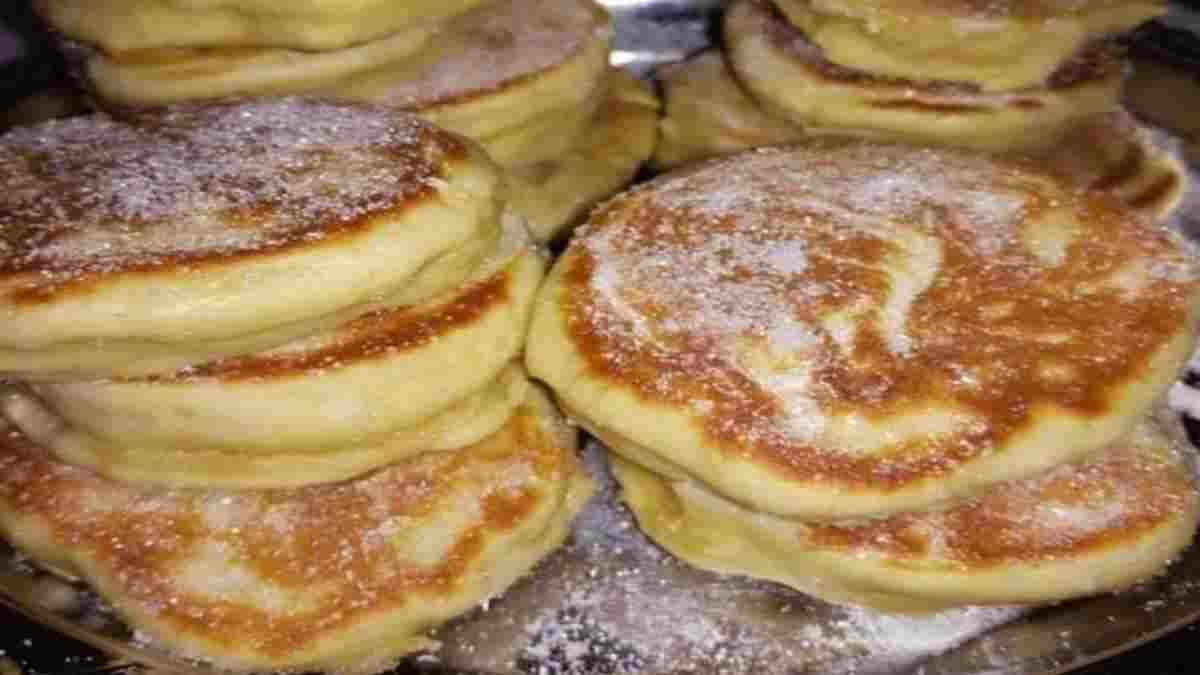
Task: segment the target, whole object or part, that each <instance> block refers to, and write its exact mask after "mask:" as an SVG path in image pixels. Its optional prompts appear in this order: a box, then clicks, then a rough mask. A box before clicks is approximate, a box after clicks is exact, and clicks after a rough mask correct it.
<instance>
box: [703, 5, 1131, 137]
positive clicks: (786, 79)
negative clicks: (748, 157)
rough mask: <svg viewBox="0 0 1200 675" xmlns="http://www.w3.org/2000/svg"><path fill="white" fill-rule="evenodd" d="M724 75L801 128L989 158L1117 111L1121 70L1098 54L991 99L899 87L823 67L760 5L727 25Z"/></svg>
mask: <svg viewBox="0 0 1200 675" xmlns="http://www.w3.org/2000/svg"><path fill="white" fill-rule="evenodd" d="M725 38H726V41H727V45H728V48H729V54H728V55H729V60H730V65H731V67H732V68H733V70H734V73H735V74H736V75H737V77H738V79H739V80H740V81H741V82H742V84H744V85H745V87H746V89H747V90H748V91H749V92H750V93H751V94H752V95H753V96H754V97H755V98H757V99H758V100H759V101H760V102H761V103H762V105H763V106H764V107H766V108H767V109H768V110H770V111H771V112H772V113H774V114H776V115H778V116H780V117H783V118H784V119H787V120H790V121H792V122H794V123H796V124H800V125H802V126H804V127H806V128H810V127H825V128H828V129H831V130H835V131H839V132H842V133H854V134H862V135H871V136H877V137H881V138H897V139H901V140H911V141H915V142H919V143H928V144H936V145H947V146H952V147H965V148H972V149H980V150H987V151H992V152H1007V151H1035V150H1040V149H1044V148H1049V147H1053V145H1054V144H1056V143H1057V142H1058V141H1059V140H1060V139H1061V138H1062V137H1063V136H1064V135H1065V134H1066V133H1067V132H1068V131H1070V129H1071V128H1072V127H1073V126H1075V125H1076V124H1078V122H1079V121H1080V120H1081V119H1084V118H1086V117H1087V116H1089V115H1092V114H1095V113H1097V112H1104V111H1107V110H1112V109H1115V108H1116V106H1117V101H1118V96H1119V93H1120V87H1121V79H1122V64H1121V59H1120V58H1119V54H1118V53H1117V52H1116V51H1115V50H1114V49H1113V48H1112V47H1111V46H1109V45H1104V44H1098V45H1094V46H1093V47H1092V48H1091V49H1088V50H1085V51H1083V52H1081V53H1079V54H1078V55H1076V56H1075V57H1074V58H1072V59H1071V60H1069V61H1067V62H1065V63H1063V64H1061V65H1060V67H1059V68H1058V69H1057V70H1056V71H1055V72H1054V73H1053V74H1052V75H1051V76H1050V78H1049V79H1048V80H1047V81H1046V83H1045V86H1042V87H1037V88H1028V89H1019V90H1010V91H998V92H989V91H984V90H982V89H980V88H979V87H978V86H977V85H974V84H971V83H968V82H955V81H936V80H930V79H926V80H901V79H894V78H889V77H885V76H881V75H876V74H872V73H869V72H866V71H859V70H853V69H850V68H846V67H843V66H839V65H836V64H834V63H833V62H831V61H829V60H828V59H827V58H826V56H825V54H824V53H823V52H822V51H821V49H820V48H819V47H817V46H816V45H814V44H813V43H812V42H810V41H809V39H808V37H807V36H806V35H805V34H804V33H802V32H801V31H799V30H798V29H796V28H795V27H793V26H792V25H791V24H789V23H788V22H787V21H786V20H785V19H784V18H783V16H781V15H780V14H779V13H778V12H776V11H775V10H774V9H773V8H772V6H771V5H770V3H768V2H767V1H766V0H740V1H739V2H737V3H736V4H734V5H733V6H732V7H731V8H730V10H729V12H728V13H727V14H726V19H725Z"/></svg>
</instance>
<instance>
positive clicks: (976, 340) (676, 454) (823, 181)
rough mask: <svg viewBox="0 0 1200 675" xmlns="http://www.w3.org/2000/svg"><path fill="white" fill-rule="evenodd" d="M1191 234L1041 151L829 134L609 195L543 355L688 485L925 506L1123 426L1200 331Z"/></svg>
mask: <svg viewBox="0 0 1200 675" xmlns="http://www.w3.org/2000/svg"><path fill="white" fill-rule="evenodd" d="M1185 246H1186V245H1185V243H1184V242H1183V240H1182V239H1181V238H1180V237H1179V236H1178V235H1177V234H1175V233H1173V232H1171V231H1170V230H1169V228H1167V227H1165V226H1163V225H1159V224H1156V223H1153V222H1151V221H1150V219H1147V218H1143V217H1140V216H1139V215H1138V214H1136V213H1134V212H1132V211H1129V210H1128V209H1126V208H1124V207H1123V206H1122V205H1121V204H1120V203H1119V202H1117V201H1116V200H1114V199H1113V198H1111V197H1110V196H1108V195H1105V194H1103V193H1099V192H1086V191H1081V190H1079V189H1077V188H1076V187H1075V186H1073V185H1071V184H1070V183H1068V182H1067V181H1065V180H1062V179H1059V178H1056V177H1054V176H1052V175H1050V174H1048V173H1046V172H1045V171H1044V170H1043V169H1041V168H1039V167H1038V166H1037V165H1036V164H1035V163H1032V162H1029V163H1023V162H1020V161H1017V160H1015V159H1012V160H1007V159H998V158H992V157H988V156H986V155H980V154H974V153H966V152H961V151H950V150H937V149H928V148H919V147H915V146H906V145H903V144H885V143H878V142H871V141H863V140H854V139H842V138H833V137H823V138H812V139H808V140H806V141H804V142H802V143H800V144H797V145H795V146H791V147H788V148H785V149H759V150H757V151H754V152H750V153H745V154H742V155H736V156H733V157H730V158H725V159H720V160H714V161H711V162H708V163H705V164H704V165H702V166H700V167H698V168H696V169H694V170H685V171H682V172H677V173H674V174H668V175H667V176H664V177H663V178H661V179H659V180H656V181H652V182H650V183H648V184H644V185H642V186H638V187H635V188H634V189H632V190H630V191H629V192H627V193H625V195H623V196H621V197H618V198H616V199H613V200H610V201H609V202H607V203H606V204H605V205H604V206H603V207H601V208H599V209H597V210H596V211H594V212H593V213H592V215H591V217H590V219H589V221H588V224H587V225H585V226H584V227H583V228H582V230H581V234H580V235H579V236H577V237H576V239H575V240H574V242H573V243H572V245H571V246H569V247H568V249H567V251H566V252H565V253H564V255H563V256H562V257H561V258H560V259H559V261H558V262H557V263H556V265H555V267H554V268H553V269H552V270H551V272H550V275H549V278H548V280H547V282H546V284H544V285H543V287H542V290H541V291H540V293H539V299H538V301H537V305H536V307H535V309H534V318H533V324H532V327H531V331H530V338H529V341H528V343H527V345H526V361H527V364H528V366H529V369H530V371H531V373H532V374H533V375H534V376H535V377H538V378H541V379H542V380H544V381H546V382H547V383H548V384H550V385H551V387H552V388H553V389H554V390H555V393H556V395H557V396H558V397H559V399H560V400H561V401H562V402H563V403H564V404H565V405H566V406H568V407H569V409H570V410H571V411H572V413H573V414H574V415H575V416H576V417H577V418H578V419H579V420H580V422H581V423H583V424H584V425H585V426H587V427H588V428H590V429H592V430H593V431H595V432H597V433H598V434H599V435H601V436H602V437H605V438H612V437H617V438H619V439H621V440H624V441H626V442H628V443H629V444H630V445H631V446H632V447H636V448H639V449H640V450H641V452H642V454H646V455H651V456H653V457H654V458H655V459H656V460H657V461H658V466H656V467H655V469H656V470H658V471H659V472H662V473H666V474H667V475H668V476H669V477H671V478H673V479H680V478H684V477H692V478H695V479H696V480H699V481H702V482H704V483H706V484H708V485H710V486H711V487H712V489H713V490H714V491H716V492H718V493H720V494H722V495H725V496H727V497H730V498H732V499H734V500H736V501H739V502H741V503H743V504H746V505H749V506H751V507H752V508H754V509H757V510H761V511H766V512H770V513H776V514H780V515H785V516H797V517H800V516H802V517H816V518H830V517H849V516H858V515H867V514H882V513H890V512H896V511H901V510H910V509H914V508H920V507H923V506H927V505H929V504H932V503H934V502H937V501H939V500H941V499H944V498H947V497H950V496H955V495H965V494H970V493H974V492H977V491H979V490H981V489H984V488H985V487H986V486H987V485H989V484H994V483H996V482H1001V481H1005V480H1010V479H1015V478H1018V477H1022V476H1028V475H1032V474H1034V473H1037V472H1040V471H1043V470H1045V469H1047V468H1049V467H1052V466H1056V465H1058V464H1060V463H1063V462H1065V461H1071V460H1074V459H1077V458H1079V457H1081V456H1083V455H1085V454H1086V453H1088V452H1091V451H1094V450H1096V449H1098V448H1100V447H1103V446H1104V445H1106V444H1108V443H1111V442H1113V441H1114V440H1116V439H1117V438H1119V437H1120V436H1121V435H1123V434H1125V433H1126V432H1128V431H1129V429H1130V428H1131V427H1132V425H1133V424H1134V423H1135V422H1136V421H1137V419H1138V418H1139V417H1140V416H1141V415H1142V414H1144V413H1145V412H1146V411H1147V410H1148V408H1149V407H1150V405H1151V403H1152V401H1153V400H1154V398H1155V397H1156V396H1158V395H1159V394H1160V393H1161V392H1162V391H1164V390H1165V389H1166V388H1167V386H1168V385H1169V384H1170V383H1171V382H1172V381H1173V380H1174V378H1175V376H1176V374H1177V373H1178V371H1179V369H1180V368H1181V367H1182V366H1183V364H1184V362H1185V361H1186V359H1187V357H1188V355H1189V353H1190V350H1191V345H1192V344H1193V340H1194V328H1193V327H1194V325H1195V319H1196V317H1197V310H1198V307H1200V280H1198V278H1197V272H1196V269H1195V268H1194V262H1193V259H1192V257H1191V255H1190V252H1189V251H1188V250H1186V249H1185ZM616 449H617V450H618V451H621V447H620V446H619V445H618V446H617V447H616ZM634 459H638V457H634Z"/></svg>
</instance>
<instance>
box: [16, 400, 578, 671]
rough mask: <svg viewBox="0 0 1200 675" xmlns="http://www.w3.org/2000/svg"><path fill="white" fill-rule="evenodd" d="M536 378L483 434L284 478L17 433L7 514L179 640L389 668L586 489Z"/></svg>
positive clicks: (521, 557) (241, 655) (481, 596)
mask: <svg viewBox="0 0 1200 675" xmlns="http://www.w3.org/2000/svg"><path fill="white" fill-rule="evenodd" d="M530 391H531V392H534V393H531V396H530V398H529V399H528V400H527V401H526V403H525V404H524V405H523V406H522V407H521V410H520V411H519V412H518V414H517V415H516V416H515V417H514V418H513V419H512V421H511V422H509V423H508V425H506V426H505V427H504V428H503V429H502V430H501V431H500V432H498V433H497V434H495V435H494V436H491V437H489V438H487V439H485V440H484V441H482V442H480V443H478V444H476V445H474V446H472V447H469V448H464V449H463V450H461V451H459V452H456V453H426V454H423V455H421V456H419V457H417V458H414V459H412V460H410V461H407V462H404V463H402V464H398V465H393V466H391V467H388V468H386V469H383V470H380V471H377V472H375V473H372V474H370V475H368V476H365V477H363V478H361V479H358V480H355V481H350V482H345V483H337V484H332V485H322V486H311V487H305V488H293V489H286V490H260V491H233V492H226V491H217V490H184V489H171V490H166V489H153V488H138V487H134V486H130V485H127V484H123V483H117V482H113V481H110V480H107V479H104V478H100V477H97V476H95V475H94V474H91V473H88V472H87V471H85V470H83V469H79V468H76V467H72V466H69V465H66V464H60V463H57V462H55V461H53V460H52V459H51V458H50V456H49V455H48V454H47V453H46V452H45V451H43V450H42V449H40V448H38V447H37V446H35V445H33V444H32V443H30V442H29V441H27V440H26V439H25V438H24V437H22V436H21V435H20V434H18V433H15V432H8V433H5V434H4V435H3V440H2V441H0V469H2V470H0V529H2V530H3V532H4V534H5V535H6V536H7V537H8V538H9V539H10V540H11V541H12V542H13V543H14V544H15V545H16V546H17V547H18V548H20V549H23V550H24V551H25V552H27V553H28V554H29V555H30V556H32V557H33V558H34V559H35V560H38V561H41V562H43V563H45V564H47V565H49V566H51V567H53V568H57V569H61V570H64V571H66V572H69V573H72V574H75V575H78V576H79V577H81V578H83V579H84V580H86V581H87V582H88V583H90V584H91V585H92V586H93V587H94V588H95V589H96V590H97V591H98V592H99V593H100V595H101V596H103V597H104V598H105V599H106V600H107V601H108V602H109V603H110V604H111V605H112V606H113V608H114V609H115V610H116V611H117V612H118V613H119V614H120V615H121V616H122V617H123V618H124V619H125V620H126V621H128V622H129V623H130V624H131V625H132V626H133V627H135V628H136V629H138V630H139V631H140V632H141V633H142V634H143V635H145V636H147V637H148V638H149V639H150V640H152V641H153V642H155V643H156V644H158V645H160V646H162V647H165V648H167V649H169V650H170V651H172V652H174V653H177V654H180V655H184V656H187V657H194V658H198V659H202V660H204V661H208V662H211V663H213V664H214V665H216V666H218V667H221V668H228V669H232V670H236V671H249V670H255V671H275V670H280V669H282V670H289V671H303V672H310V671H314V670H329V671H337V672H371V671H377V670H382V669H384V668H386V667H388V666H389V665H390V664H391V663H392V662H394V661H395V660H396V659H397V658H398V657H399V656H400V655H402V654H405V653H408V652H411V651H415V650H418V649H425V648H429V647H432V646H435V644H436V643H434V642H432V641H431V640H430V639H429V638H428V637H427V636H426V635H425V633H426V631H427V630H428V629H429V628H431V627H433V626H435V625H437V624H439V623H441V622H443V621H445V620H447V619H449V618H451V617H453V616H455V615H458V614H461V613H463V612H465V611H467V610H469V609H471V608H472V607H473V606H475V605H476V604H478V603H479V602H481V601H484V600H486V599H488V598H489V597H491V596H493V595H495V594H497V593H500V592H502V591H503V590H504V589H505V588H506V587H507V586H508V585H510V584H511V583H512V582H513V581H515V580H516V579H517V578H518V577H520V576H521V575H523V574H525V573H526V572H527V571H528V570H529V569H530V568H531V567H532V566H533V564H534V563H535V562H537V561H538V560H539V559H540V558H542V557H543V556H545V555H546V554H547V553H549V552H550V551H551V550H553V549H554V548H555V547H556V546H558V544H559V543H561V542H562V540H563V539H564V538H565V536H566V533H567V526H568V522H569V520H570V519H571V517H572V516H573V515H574V513H575V512H576V511H577V510H578V508H579V507H580V506H581V505H582V502H583V501H584V500H585V499H586V497H587V495H588V494H589V493H590V491H591V484H590V481H589V480H588V478H587V477H586V475H585V474H584V473H583V472H582V470H581V467H580V466H579V465H578V462H577V460H576V459H575V456H574V452H573V449H574V435H573V434H572V433H571V431H570V429H569V428H567V427H565V425H564V424H563V422H562V420H561V418H560V417H558V414H557V413H556V412H554V410H553V409H552V407H551V406H550V404H549V402H548V401H547V400H545V398H544V396H543V395H541V394H540V393H536V392H535V390H534V389H530Z"/></svg>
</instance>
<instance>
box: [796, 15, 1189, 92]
mask: <svg viewBox="0 0 1200 675" xmlns="http://www.w3.org/2000/svg"><path fill="white" fill-rule="evenodd" d="M773 1H774V4H775V5H776V6H778V7H779V9H780V11H782V12H783V13H784V14H785V15H787V17H788V19H789V20H790V21H791V22H792V23H793V24H795V25H796V26H797V27H799V28H800V29H801V30H803V31H804V32H805V33H806V34H807V35H809V36H810V37H811V38H812V40H813V42H814V43H816V44H817V45H819V46H820V47H821V48H822V49H823V50H824V51H825V53H826V54H827V55H828V58H829V60H830V61H833V62H834V63H837V64H840V65H843V66H846V67H848V68H854V69H857V70H861V71H865V72H869V73H875V74H878V75H885V76H888V77H896V78H904V79H909V80H956V81H962V82H973V83H976V84H978V85H979V86H981V87H982V88H984V89H987V90H991V91H998V90H1011V89H1018V88H1022V87H1039V86H1042V85H1043V84H1044V83H1045V82H1046V81H1047V79H1049V78H1051V77H1052V74H1053V73H1054V71H1055V70H1057V69H1058V68H1059V66H1060V65H1061V64H1062V63H1063V62H1064V61H1066V60H1068V59H1070V58H1071V57H1072V56H1074V55H1076V54H1077V53H1078V52H1079V51H1080V50H1081V49H1083V48H1084V47H1085V45H1087V44H1088V43H1089V42H1092V41H1094V40H1097V39H1104V38H1107V37H1110V36H1112V35H1115V34H1117V33H1120V32H1123V31H1126V30H1129V29H1131V28H1133V27H1135V26H1137V25H1138V24H1140V23H1142V22H1143V21H1146V20H1148V19H1152V18H1154V17H1155V16H1157V15H1159V14H1161V13H1163V12H1164V11H1166V3H1164V2H1161V1H1160V0H1073V1H1072V2H1060V1H1058V0H870V1H869V2H864V1H863V0H773Z"/></svg>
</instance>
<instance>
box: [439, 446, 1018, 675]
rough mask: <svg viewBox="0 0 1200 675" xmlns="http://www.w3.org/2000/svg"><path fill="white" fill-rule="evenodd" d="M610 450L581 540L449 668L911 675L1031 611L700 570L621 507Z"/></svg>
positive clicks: (449, 654) (495, 616)
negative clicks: (917, 600) (823, 591)
mask: <svg viewBox="0 0 1200 675" xmlns="http://www.w3.org/2000/svg"><path fill="white" fill-rule="evenodd" d="M601 453H602V449H601V448H600V447H599V446H598V445H595V444H592V445H590V446H589V447H588V448H587V450H586V451H585V457H586V458H587V460H588V463H589V466H590V467H591V468H592V471H593V472H594V475H596V476H597V478H598V479H599V480H600V481H601V490H600V493H599V494H598V495H597V497H596V498H595V499H594V500H593V502H592V503H591V504H589V506H588V507H587V508H586V509H585V510H584V512H583V513H582V514H581V515H580V517H579V518H578V520H577V522H576V524H575V535H574V539H573V541H572V542H571V543H570V544H568V546H567V548H566V549H565V550H564V551H563V552H562V554H560V555H559V556H556V558H555V559H554V560H552V561H551V562H550V563H548V564H547V565H544V566H543V567H542V568H541V569H540V570H539V571H538V573H537V577H536V580H535V581H534V582H533V583H531V584H528V585H523V586H521V587H518V588H516V589H514V590H513V591H512V592H510V593H509V594H507V595H506V596H505V597H504V598H503V599H502V600H501V602H500V603H498V604H496V605H494V606H493V607H492V608H491V609H490V610H489V612H488V613H487V614H486V615H483V616H481V617H479V618H477V619H476V620H474V621H471V622H467V623H465V624H462V625H459V626H456V627H455V628H453V629H452V630H450V631H449V632H448V633H447V634H446V635H445V636H444V642H445V645H446V646H445V652H444V657H443V659H444V663H445V664H446V665H448V666H450V667H453V668H460V669H477V670H481V671H487V672H499V673H513V672H519V673H525V674H527V675H592V674H594V673H611V674H613V675H622V674H630V675H632V674H633V673H723V674H728V675H742V674H746V675H748V674H749V673H755V674H756V675H758V674H761V675H786V674H790V673H796V672H831V673H832V672H850V671H853V672H858V673H870V672H900V671H901V669H902V668H903V667H905V666H911V665H913V664H915V663H917V662H920V661H922V660H924V659H926V658H929V657H930V656H932V655H934V654H937V653H940V652H942V651H945V650H947V649H950V648H952V647H954V646H956V645H958V644H961V643H962V642H965V641H966V640H969V639H970V638H971V637H974V636H976V635H979V634H980V633H982V632H984V631H986V630H988V629H989V628H992V627H994V626H996V625H999V624H1000V623H1003V622H1006V621H1010V620H1012V619H1014V618H1015V617H1017V616H1018V615H1019V614H1020V613H1021V612H1020V611H1019V610H1016V609H1012V608H997V609H983V608H967V609H963V610H955V611H950V612H943V613H938V614H934V615H930V616H927V617H920V618H909V617H896V616H885V615H881V614H877V613H875V612H871V611H867V610H858V609H849V608H839V607H831V606H828V605H825V604H824V603H820V602H817V601H815V600H811V599H809V598H807V597H805V596H803V595H801V594H799V593H795V592H792V591H789V590H787V589H785V588H782V587H780V586H776V585H774V584H770V583H766V582H760V581H754V580H749V579H745V578H741V577H732V576H720V575H715V574H710V573H707V572H703V571H700V570H698V569H695V568H692V567H689V566H687V565H686V564H683V563H680V562H678V561H676V560H674V559H673V558H671V557H670V556H668V555H666V554H665V553H663V552H662V551H661V550H660V549H658V548H657V547H656V546H654V545H653V544H652V543H650V542H649V541H648V540H647V539H646V538H645V536H644V535H642V534H641V533H640V532H639V531H638V529H637V527H636V525H635V523H634V522H633V520H632V518H631V517H630V515H629V514H628V512H627V511H625V509H624V508H622V507H620V506H619V505H617V503H616V500H615V486H614V485H613V483H612V482H611V478H609V477H608V476H607V473H606V470H605V469H604V467H603V460H602V456H601Z"/></svg>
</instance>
